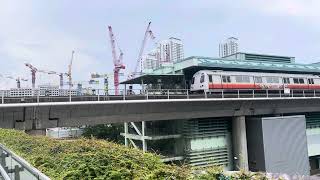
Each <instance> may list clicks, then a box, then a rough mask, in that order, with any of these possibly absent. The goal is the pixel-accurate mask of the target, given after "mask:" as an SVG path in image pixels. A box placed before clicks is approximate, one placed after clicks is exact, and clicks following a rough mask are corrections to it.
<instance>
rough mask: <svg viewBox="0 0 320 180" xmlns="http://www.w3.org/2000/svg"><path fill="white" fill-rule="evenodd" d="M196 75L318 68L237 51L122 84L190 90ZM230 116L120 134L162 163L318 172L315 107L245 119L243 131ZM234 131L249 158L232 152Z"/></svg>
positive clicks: (319, 136)
mask: <svg viewBox="0 0 320 180" xmlns="http://www.w3.org/2000/svg"><path fill="white" fill-rule="evenodd" d="M199 70H222V71H242V72H270V73H290V74H313V75H320V65H319V64H317V63H314V64H299V63H295V58H294V57H289V56H278V55H263V54H255V53H242V52H239V53H236V54H233V55H230V56H227V57H224V58H211V57H202V56H191V57H188V58H185V59H182V60H179V61H177V62H174V63H173V64H171V65H168V64H162V65H160V66H159V67H158V68H156V69H152V71H150V69H149V70H148V72H145V73H143V74H142V75H141V76H139V77H135V78H133V79H130V80H126V81H124V82H122V83H121V84H125V85H126V86H127V85H132V84H142V85H143V86H144V87H145V88H149V89H189V87H190V82H191V79H192V76H193V75H194V74H195V73H196V72H197V71H199ZM232 116H233V115H231V114H230V117H220V118H210V117H207V118H203V119H184V120H176V121H159V122H157V121H156V122H154V121H153V122H141V124H140V123H125V132H124V133H122V135H123V136H124V137H125V139H126V145H130V144H131V145H133V146H135V147H140V148H142V149H143V150H146V151H152V152H159V153H160V154H161V155H163V161H175V162H181V163H187V164H190V165H193V166H210V165H218V166H223V167H225V169H226V170H236V169H238V168H239V164H241V162H242V161H248V162H245V163H244V164H247V166H248V167H247V168H248V169H249V170H252V171H268V172H273V171H281V172H284V173H288V174H290V173H291V174H292V173H300V174H305V175H309V174H310V173H311V174H314V173H316V172H320V107H319V113H305V114H275V115H274V117H264V116H261V117H249V118H246V120H245V127H244V129H239V126H238V125H237V124H236V123H237V122H238V121H234V119H233V118H232ZM286 117H288V118H287V119H286ZM270 118H271V120H272V121H271V120H270ZM301 122H302V123H301ZM275 127H276V128H275ZM277 127H280V128H277ZM239 131H245V132H246V133H245V134H246V136H247V137H246V141H247V142H246V143H245V144H247V149H248V150H247V152H248V154H247V155H246V154H244V156H248V157H245V158H241V155H239V154H237V149H235V147H234V146H236V143H237V142H236V141H235V139H237V136H238V135H239ZM284 132H285V133H284ZM240 134H241V132H240ZM279 139H281V140H284V142H285V143H283V142H282V141H279ZM287 142H289V143H287ZM259 153H260V154H259ZM270 154H271V156H270ZM277 158H278V159H277ZM243 159H244V160H243ZM246 159H247V160H246ZM240 167H244V166H240Z"/></svg>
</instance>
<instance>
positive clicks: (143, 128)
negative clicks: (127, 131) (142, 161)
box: [141, 121, 147, 152]
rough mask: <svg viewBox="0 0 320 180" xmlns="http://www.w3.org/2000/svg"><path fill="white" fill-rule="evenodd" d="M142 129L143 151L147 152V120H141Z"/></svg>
mask: <svg viewBox="0 0 320 180" xmlns="http://www.w3.org/2000/svg"><path fill="white" fill-rule="evenodd" d="M141 123H142V124H141V131H142V150H143V152H146V151H147V142H146V139H145V136H146V134H145V133H146V132H145V128H146V122H145V121H142V122H141Z"/></svg>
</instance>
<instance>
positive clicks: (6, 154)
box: [0, 144, 50, 180]
mask: <svg viewBox="0 0 320 180" xmlns="http://www.w3.org/2000/svg"><path fill="white" fill-rule="evenodd" d="M0 174H1V176H2V177H3V179H5V180H20V179H21V180H23V179H28V180H33V179H34V180H50V178H49V177H47V176H46V175H44V174H43V173H41V172H40V171H39V170H37V169H36V168H34V167H33V166H31V165H30V164H29V163H28V162H27V161H25V160H24V159H22V158H21V157H19V156H17V155H16V154H15V153H13V152H12V151H10V150H9V149H7V148H6V147H5V146H4V145H2V144H0Z"/></svg>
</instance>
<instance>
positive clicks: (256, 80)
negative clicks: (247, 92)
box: [254, 77, 262, 83]
mask: <svg viewBox="0 0 320 180" xmlns="http://www.w3.org/2000/svg"><path fill="white" fill-rule="evenodd" d="M254 82H255V83H262V77H254Z"/></svg>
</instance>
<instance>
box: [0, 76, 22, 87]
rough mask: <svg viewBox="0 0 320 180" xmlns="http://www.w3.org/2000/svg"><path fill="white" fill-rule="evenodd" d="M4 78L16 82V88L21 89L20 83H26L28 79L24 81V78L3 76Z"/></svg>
mask: <svg viewBox="0 0 320 180" xmlns="http://www.w3.org/2000/svg"><path fill="white" fill-rule="evenodd" d="M5 78H7V79H13V80H15V81H16V82H17V88H21V81H28V79H24V78H21V77H16V78H14V77H12V76H5Z"/></svg>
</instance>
